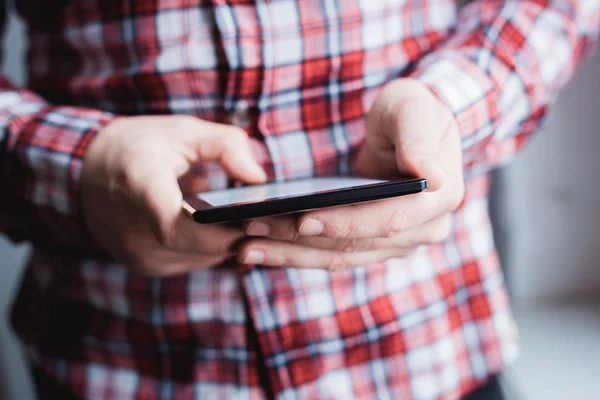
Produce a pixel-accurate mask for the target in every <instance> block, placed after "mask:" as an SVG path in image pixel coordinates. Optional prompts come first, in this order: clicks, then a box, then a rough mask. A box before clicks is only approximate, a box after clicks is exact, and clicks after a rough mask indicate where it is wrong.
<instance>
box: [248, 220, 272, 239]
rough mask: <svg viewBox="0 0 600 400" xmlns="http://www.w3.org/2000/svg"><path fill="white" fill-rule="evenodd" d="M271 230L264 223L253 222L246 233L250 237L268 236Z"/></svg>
mask: <svg viewBox="0 0 600 400" xmlns="http://www.w3.org/2000/svg"><path fill="white" fill-rule="evenodd" d="M270 231H271V228H270V227H269V225H267V224H265V223H264V222H259V221H254V222H252V223H250V225H248V228H246V233H247V234H248V235H250V236H268V235H269V232H270Z"/></svg>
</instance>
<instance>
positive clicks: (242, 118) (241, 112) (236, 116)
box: [230, 100, 250, 128]
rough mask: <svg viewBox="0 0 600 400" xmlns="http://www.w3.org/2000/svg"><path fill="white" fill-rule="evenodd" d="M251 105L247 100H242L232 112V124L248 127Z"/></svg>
mask: <svg viewBox="0 0 600 400" xmlns="http://www.w3.org/2000/svg"><path fill="white" fill-rule="evenodd" d="M249 108H250V106H249V105H248V102H247V101H244V100H240V101H239V102H238V103H237V104H236V106H235V110H234V111H233V113H232V114H231V119H230V120H231V121H230V122H231V124H232V125H235V126H237V127H240V128H246V127H247V126H248V112H249V111H248V109H249Z"/></svg>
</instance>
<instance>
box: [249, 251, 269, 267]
mask: <svg viewBox="0 0 600 400" xmlns="http://www.w3.org/2000/svg"><path fill="white" fill-rule="evenodd" d="M264 261H265V253H264V252H262V251H261V250H250V251H249V252H248V255H247V256H246V258H245V259H244V262H245V263H247V264H260V263H262V262H264Z"/></svg>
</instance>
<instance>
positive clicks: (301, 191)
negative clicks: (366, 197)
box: [197, 177, 386, 207]
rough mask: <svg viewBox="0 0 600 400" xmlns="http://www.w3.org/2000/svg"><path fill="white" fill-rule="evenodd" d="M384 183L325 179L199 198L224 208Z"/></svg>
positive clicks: (272, 184) (207, 195)
mask: <svg viewBox="0 0 600 400" xmlns="http://www.w3.org/2000/svg"><path fill="white" fill-rule="evenodd" d="M382 182H386V181H382V180H377V179H363V178H356V177H323V178H311V179H303V180H297V181H288V182H275V183H268V184H265V185H258V186H245V187H239V188H235V189H225V190H217V191H212V192H205V193H199V194H198V195H197V196H198V198H199V199H200V200H203V201H205V202H206V203H208V204H210V205H211V206H213V207H222V206H230V205H235V204H241V203H256V202H262V201H267V200H272V199H275V198H283V197H298V196H305V195H310V194H315V193H322V192H327V191H331V190H339V189H346V188H352V187H357V186H364V185H372V184H377V183H382Z"/></svg>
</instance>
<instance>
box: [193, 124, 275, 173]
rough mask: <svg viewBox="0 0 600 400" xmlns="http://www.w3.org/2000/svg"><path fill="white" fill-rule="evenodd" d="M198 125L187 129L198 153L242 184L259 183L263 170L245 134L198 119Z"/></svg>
mask: <svg viewBox="0 0 600 400" xmlns="http://www.w3.org/2000/svg"><path fill="white" fill-rule="evenodd" d="M197 122H198V124H199V126H197V127H196V128H197V129H196V130H192V132H189V134H190V139H191V141H192V144H193V145H194V147H195V149H196V151H197V156H198V157H199V158H200V159H201V160H204V161H216V162H219V163H220V164H221V166H222V167H223V168H224V169H225V171H226V172H227V173H228V174H229V175H230V176H231V177H233V178H236V179H239V180H241V181H243V182H245V183H251V184H252V183H262V182H264V181H265V180H266V174H265V171H264V170H263V169H262V167H261V166H260V165H259V164H258V163H257V162H256V159H255V158H254V155H253V153H252V148H251V147H250V140H249V139H248V135H246V133H245V132H244V131H243V130H242V129H240V128H237V127H234V126H229V125H223V124H217V123H212V122H207V121H200V120H197Z"/></svg>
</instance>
